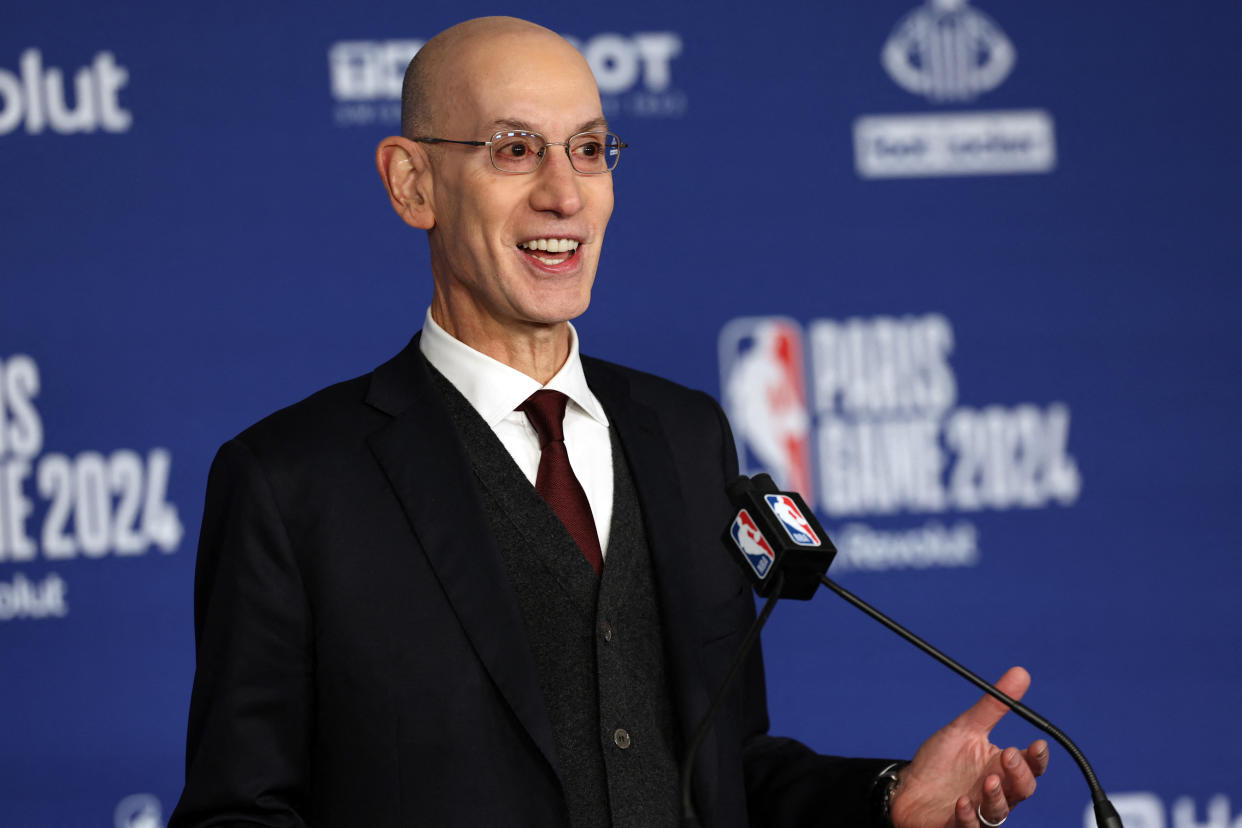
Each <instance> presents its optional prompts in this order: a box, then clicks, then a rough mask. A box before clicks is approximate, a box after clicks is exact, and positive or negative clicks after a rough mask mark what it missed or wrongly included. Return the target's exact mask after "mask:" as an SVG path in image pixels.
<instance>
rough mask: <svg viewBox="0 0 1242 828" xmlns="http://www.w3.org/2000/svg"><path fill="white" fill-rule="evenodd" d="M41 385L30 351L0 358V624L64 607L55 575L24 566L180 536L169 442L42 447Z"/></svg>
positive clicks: (98, 555) (173, 544)
mask: <svg viewBox="0 0 1242 828" xmlns="http://www.w3.org/2000/svg"><path fill="white" fill-rule="evenodd" d="M40 383H41V378H40V374H39V366H38V364H37V363H36V362H35V361H34V359H32V358H31V357H29V356H26V355H24V354H17V355H14V356H10V357H8V358H3V357H0V621H11V620H14V619H44V618H61V617H64V616H65V615H67V614H68V613H69V602H68V595H69V593H70V590H69V585H68V583H67V582H66V580H65V577H64V576H63V575H62V572H58V571H55V570H52V571H44V572H43V573H42V574H33V573H32V572H31V571H30V569H31V568H32V567H36V566H37V567H38V568H39V569H41V570H46V569H47V568H48V567H49V566H50V567H56V568H57V569H61V568H62V567H63V571H68V570H70V569H72V567H73V566H74V562H75V561H77V560H105V559H108V558H120V557H135V556H140V555H145V554H147V552H149V551H150V550H151V549H153V548H155V549H159V550H160V551H161V552H164V553H171V552H175V551H176V550H177V547H178V545H179V544H180V543H181V536H182V534H183V531H182V526H181V521H180V519H179V518H178V516H177V507H176V506H174V505H173V504H171V503H169V502H168V500H167V494H168V477H169V471H170V469H171V467H172V456H171V454H170V453H169V451H168V449H164V448H153V449H150V450H149V451H147V452H146V454H145V455H144V454H141V453H139V452H138V451H134V450H131V449H117V450H115V451H111V452H107V453H105V452H101V451H95V450H87V451H81V452H78V453H77V454H76V455H72V456H71V455H68V454H62V453H59V452H45V451H44V437H45V434H44V429H43V419H42V417H41V416H40V414H39V409H38V407H37V406H36V404H35V401H36V399H37V398H38V396H39V392H40V390H41V386H40ZM36 504H38V505H39V506H40V507H41V508H40V509H39V510H36ZM39 513H42V517H41V521H40V522H39V524H38V525H32V524H33V520H32V519H33V518H34V517H35V516H36V515H37V514H39Z"/></svg>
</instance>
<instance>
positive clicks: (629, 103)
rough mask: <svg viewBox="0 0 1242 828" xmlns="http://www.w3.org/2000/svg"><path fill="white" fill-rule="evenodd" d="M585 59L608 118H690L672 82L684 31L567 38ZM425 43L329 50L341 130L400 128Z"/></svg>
mask: <svg viewBox="0 0 1242 828" xmlns="http://www.w3.org/2000/svg"><path fill="white" fill-rule="evenodd" d="M565 39H566V40H568V41H569V42H570V43H572V44H573V45H574V47H575V48H577V49H578V50H579V51H581V52H582V54H583V55H584V56H585V57H586V59H587V62H588V63H589V64H590V65H591V70H592V71H593V72H594V73H595V80H596V83H598V84H599V92H600V99H601V102H602V103H603V107H604V114H605V115H606V116H608V117H617V116H621V115H625V116H631V117H639V118H676V117H680V116H682V115H684V114H685V112H686V106H687V101H686V95H685V93H684V92H681V91H680V90H678V89H677V88H676V86H675V84H674V82H673V63H674V61H675V60H676V59H677V58H678V57H679V56H680V55H681V49H682V40H681V35H679V34H678V33H677V32H637V33H635V34H630V35H624V34H617V33H613V32H602V33H600V34H596V35H593V36H590V37H587V38H578V37H575V36H573V35H565ZM424 42H426V41H425V40H421V39H405V40H342V41H339V42H337V43H333V44H332V45H331V46H330V47H329V48H328V71H329V75H330V78H331V90H332V98H333V101H334V102H335V109H334V111H333V118H334V120H335V122H336V124H337V125H338V126H357V125H362V126H365V125H370V124H382V125H386V126H387V127H390V128H396V127H397V126H399V124H400V122H401V81H402V79H403V78H404V76H405V67H406V65H407V64H409V62H410V60H411V59H412V58H413V57H414V55H415V54H417V52H418V50H419V49H421V48H422V46H423V43H424Z"/></svg>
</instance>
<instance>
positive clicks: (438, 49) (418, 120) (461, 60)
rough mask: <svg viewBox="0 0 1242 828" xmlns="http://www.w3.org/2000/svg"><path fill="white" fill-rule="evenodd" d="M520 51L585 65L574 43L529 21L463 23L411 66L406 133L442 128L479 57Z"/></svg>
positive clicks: (405, 87)
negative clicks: (448, 106)
mask: <svg viewBox="0 0 1242 828" xmlns="http://www.w3.org/2000/svg"><path fill="white" fill-rule="evenodd" d="M518 47H521V48H534V49H540V50H547V51H551V52H557V53H564V56H565V57H566V59H570V60H576V61H577V62H580V63H581V64H582V66H583V67H586V60H585V59H584V58H583V57H582V56H581V55H580V54H578V51H577V50H576V49H574V47H573V46H572V45H570V43H569V41H567V40H565V38H563V37H561V36H560V35H558V34H557V33H556V32H554V31H552V30H551V29H545V28H544V27H543V26H540V25H538V24H535V23H531V22H530V21H528V20H521V19H519V18H516V17H476V18H474V19H473V20H467V21H465V22H462V23H458V24H457V25H456V26H451V27H449V28H447V29H445V30H444V31H442V32H440V33H439V34H438V35H436V36H435V37H433V38H432V39H431V40H429V41H427V43H426V44H425V45H424V46H423V47H422V48H421V49H419V50H418V54H416V55H415V56H414V59H413V60H411V61H410V65H409V66H408V67H406V70H405V80H404V82H403V83H402V87H401V134H402V135H404V136H405V137H406V138H413V137H416V136H420V135H421V136H425V135H431V134H433V133H434V132H435V131H436V130H437V129H440V128H441V124H442V116H443V109H444V100H445V98H446V96H449V95H451V94H452V92H453V86H454V85H457V84H459V83H460V81H461V80H462V79H463V78H470V79H471V80H474V78H473V77H471V72H470V71H469V67H470V66H471V64H472V63H474V62H475V61H476V58H477V57H478V56H480V55H481V54H484V55H485V54H487V53H489V52H495V51H496V50H503V49H506V48H518ZM587 71H588V72H589V71H590V69H589V67H588V68H587ZM441 137H444V136H441ZM447 137H457V136H447Z"/></svg>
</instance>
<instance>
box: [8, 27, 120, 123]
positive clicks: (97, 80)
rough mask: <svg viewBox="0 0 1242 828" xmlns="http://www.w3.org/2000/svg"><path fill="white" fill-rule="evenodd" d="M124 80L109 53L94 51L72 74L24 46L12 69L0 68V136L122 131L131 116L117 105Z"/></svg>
mask: <svg viewBox="0 0 1242 828" xmlns="http://www.w3.org/2000/svg"><path fill="white" fill-rule="evenodd" d="M128 82H129V70H128V69H126V68H125V67H124V66H121V65H119V64H118V63H117V62H116V57H115V56H114V55H113V54H112V53H111V52H106V51H105V52H99V53H97V54H96V55H95V57H94V59H93V60H92V61H91V62H90V63H88V64H87V65H85V66H82V67H81V68H79V69H77V71H76V72H73V73H72V75H71V73H70V71H68V70H65V69H60V68H58V67H56V66H48V65H46V63H45V61H44V58H43V53H42V52H41V51H39V50H38V49H33V48H32V49H27V50H26V51H24V52H22V54H21V57H20V58H18V61H17V68H16V69H15V70H14V69H10V68H8V67H0V135H8V134H10V133H13V132H16V131H17V130H19V129H24V130H25V132H27V133H29V134H31V135H37V134H39V133H41V132H44V131H48V130H50V131H51V132H55V133H58V134H60V135H73V134H75V133H82V132H97V131H99V130H103V131H104V132H127V131H128V130H129V128H130V127H131V126H133V123H134V116H133V114H132V113H130V111H129V110H127V109H126V108H125V107H124V106H122V105H121V90H122V89H124V88H125V85H126V84H127V83H128Z"/></svg>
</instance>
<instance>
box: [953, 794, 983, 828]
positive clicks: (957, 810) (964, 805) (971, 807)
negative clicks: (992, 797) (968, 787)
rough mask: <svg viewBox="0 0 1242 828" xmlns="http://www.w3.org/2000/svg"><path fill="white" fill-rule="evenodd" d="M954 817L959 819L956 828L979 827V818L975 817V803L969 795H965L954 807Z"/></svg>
mask: <svg viewBox="0 0 1242 828" xmlns="http://www.w3.org/2000/svg"><path fill="white" fill-rule="evenodd" d="M953 818H954V819H955V820H956V821H957V822H956V824H955V825H954V828H979V820H978V819H976V818H975V803H973V802H971V801H970V797H969V796H963V797H962V798H961V799H959V800H958V801H957V805H955V806H954V808H953Z"/></svg>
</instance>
